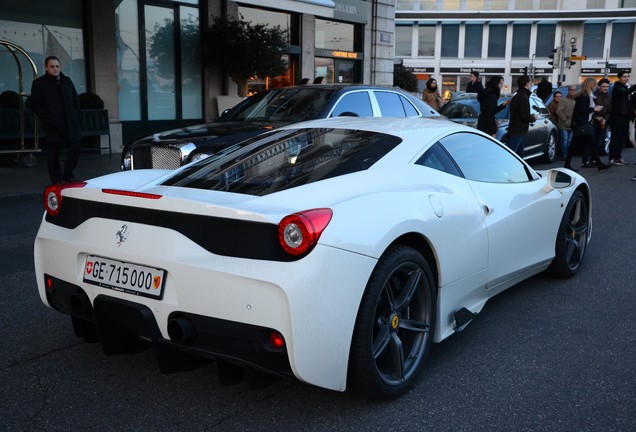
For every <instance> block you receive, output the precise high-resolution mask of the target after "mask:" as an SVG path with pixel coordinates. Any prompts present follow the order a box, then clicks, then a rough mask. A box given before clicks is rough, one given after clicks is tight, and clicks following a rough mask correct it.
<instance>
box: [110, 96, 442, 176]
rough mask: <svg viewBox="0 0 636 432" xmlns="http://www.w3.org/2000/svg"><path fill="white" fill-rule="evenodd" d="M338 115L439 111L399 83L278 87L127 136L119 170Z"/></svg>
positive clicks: (194, 155) (185, 157)
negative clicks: (212, 115) (178, 125)
mask: <svg viewBox="0 0 636 432" xmlns="http://www.w3.org/2000/svg"><path fill="white" fill-rule="evenodd" d="M338 116H355V117H438V116H440V115H439V113H437V111H435V110H434V109H433V108H431V107H430V106H429V105H427V104H426V103H424V102H423V101H422V100H420V99H418V98H417V97H415V96H413V95H411V94H409V93H407V92H404V91H402V90H400V89H398V88H392V87H382V86H369V85H344V84H343V85H338V84H334V85H331V84H321V85H302V86H293V87H279V88H274V89H271V90H267V91H263V92H259V93H257V94H255V95H253V96H250V97H248V98H247V99H245V100H244V101H242V102H241V103H239V104H238V105H237V106H235V107H234V108H232V109H230V110H227V111H225V112H224V113H223V114H222V115H221V116H220V117H219V118H218V119H217V120H215V121H213V122H210V123H206V124H201V125H196V126H189V127H184V128H182V129H175V130H171V131H166V132H161V133H157V134H154V135H152V136H148V137H145V138H142V139H138V140H134V141H131V142H129V143H128V144H127V145H126V146H125V147H124V149H123V151H122V164H121V166H122V170H130V169H144V168H159V169H176V168H179V167H180V166H182V165H185V164H187V163H189V162H192V161H195V160H198V159H202V158H206V157H208V156H211V155H214V154H219V153H223V152H224V151H225V150H229V148H231V146H232V144H234V143H237V142H240V141H243V140H245V139H247V138H250V137H252V136H255V135H258V134H260V133H262V132H265V131H268V130H271V129H275V128H278V127H280V126H283V125H286V124H290V123H297V122H300V121H304V120H312V119H320V118H328V117H338Z"/></svg>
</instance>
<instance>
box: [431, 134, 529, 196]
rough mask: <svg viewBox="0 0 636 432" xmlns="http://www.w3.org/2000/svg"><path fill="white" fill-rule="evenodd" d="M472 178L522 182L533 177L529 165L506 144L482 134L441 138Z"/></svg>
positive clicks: (501, 181)
mask: <svg viewBox="0 0 636 432" xmlns="http://www.w3.org/2000/svg"><path fill="white" fill-rule="evenodd" d="M440 143H441V145H442V146H443V147H444V148H445V149H446V151H448V153H449V154H450V155H451V157H452V158H453V160H454V161H455V163H457V165H458V166H459V169H460V170H461V172H462V173H463V174H464V177H466V178H467V179H469V180H475V181H480V182H490V183H521V182H527V181H529V180H531V178H530V172H529V171H528V170H527V168H526V165H525V164H524V163H522V162H521V161H520V160H519V159H517V158H516V157H515V156H514V155H513V154H512V153H511V152H510V151H509V150H508V149H507V148H506V147H505V146H504V145H503V144H500V143H497V142H495V141H493V140H490V139H488V138H486V137H483V136H481V135H477V134H473V133H470V132H460V133H456V134H453V135H449V136H447V137H444V138H442V139H441V140H440Z"/></svg>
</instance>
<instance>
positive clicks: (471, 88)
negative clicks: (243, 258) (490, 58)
mask: <svg viewBox="0 0 636 432" xmlns="http://www.w3.org/2000/svg"><path fill="white" fill-rule="evenodd" d="M482 91H484V86H483V85H482V83H481V80H480V79H479V72H478V71H471V72H470V81H468V84H467V85H466V93H477V94H479V93H481V92H482Z"/></svg>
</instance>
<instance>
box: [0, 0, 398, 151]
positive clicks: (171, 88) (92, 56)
mask: <svg viewBox="0 0 636 432" xmlns="http://www.w3.org/2000/svg"><path fill="white" fill-rule="evenodd" d="M222 15H228V16H233V17H242V19H244V20H246V21H251V22H252V23H253V24H265V25H268V26H276V25H278V26H280V28H281V29H283V30H284V31H285V32H286V33H287V35H288V41H289V48H288V51H287V52H286V53H285V56H286V58H287V61H288V64H289V69H288V70H287V72H286V73H285V74H283V75H281V76H277V77H254V79H253V80H252V81H251V82H250V90H251V91H259V90H262V89H264V88H269V87H273V86H283V85H294V84H299V83H300V82H301V81H302V79H303V78H307V79H308V80H309V81H310V82H312V81H313V80H314V79H315V78H317V77H322V80H323V82H341V83H372V84H389V85H391V84H392V79H393V54H394V34H393V32H394V30H395V27H394V20H393V18H394V15H395V10H394V2H393V0H373V1H364V0H244V1H241V2H234V1H230V0H113V1H102V0H58V1H56V2H49V1H46V0H34V1H31V2H29V7H28V8H27V7H24V5H22V4H21V3H19V2H14V1H11V0H0V40H5V41H9V42H11V43H14V44H16V45H19V46H20V47H22V48H23V49H24V50H25V52H26V53H27V54H28V55H29V56H30V58H32V60H33V64H34V65H36V67H37V72H35V73H34V72H32V71H31V68H30V67H29V65H28V62H23V64H22V65H18V66H16V62H15V61H14V58H13V55H12V54H11V53H9V52H7V51H6V50H3V49H2V46H0V93H3V92H5V91H16V92H18V90H20V89H19V79H18V78H19V77H18V76H19V75H20V74H21V75H23V81H24V83H25V85H24V88H23V89H22V93H23V97H25V98H26V97H28V92H29V91H30V82H31V81H32V79H33V78H34V77H35V75H39V74H42V73H43V70H44V65H43V62H44V59H45V58H46V57H47V56H49V55H54V56H57V57H58V58H59V59H60V61H61V64H62V71H63V73H65V74H66V75H69V76H70V77H71V78H72V79H73V81H74V83H75V85H76V87H77V90H78V92H79V93H83V92H92V93H96V94H97V95H99V96H100V97H101V98H102V99H103V101H104V103H105V107H106V108H107V109H108V112H109V121H110V130H111V138H112V139H111V141H112V151H113V152H118V151H120V150H121V146H122V144H123V143H124V142H126V141H128V140H129V139H132V138H135V137H139V136H142V135H147V134H150V133H154V132H157V131H161V130H166V129H170V128H176V127H182V126H185V125H188V124H195V123H200V122H202V121H207V120H210V119H212V118H215V117H217V116H218V115H219V108H220V107H221V106H222V104H221V102H220V101H221V99H222V98H223V97H224V96H230V97H231V96H235V95H236V94H237V88H236V85H235V84H234V83H233V82H232V81H231V79H229V77H226V76H223V75H222V73H221V72H220V71H218V70H214V69H210V68H205V67H204V65H203V63H204V62H203V59H202V53H203V52H204V47H203V46H202V39H201V35H202V33H203V31H204V29H206V28H207V27H208V26H209V23H210V22H212V18H213V17H216V16H222ZM245 55H249V53H245ZM20 68H21V69H22V70H19V69H20Z"/></svg>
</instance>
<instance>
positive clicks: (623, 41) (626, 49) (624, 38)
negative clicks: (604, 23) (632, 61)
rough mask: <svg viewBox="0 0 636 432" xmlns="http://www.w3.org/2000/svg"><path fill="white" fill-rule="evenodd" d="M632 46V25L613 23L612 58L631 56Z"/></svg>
mask: <svg viewBox="0 0 636 432" xmlns="http://www.w3.org/2000/svg"><path fill="white" fill-rule="evenodd" d="M633 45H634V23H633V22H629V23H616V22H615V23H614V24H613V25H612V44H611V47H612V51H611V54H612V57H625V58H630V57H631V56H632V48H633Z"/></svg>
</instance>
